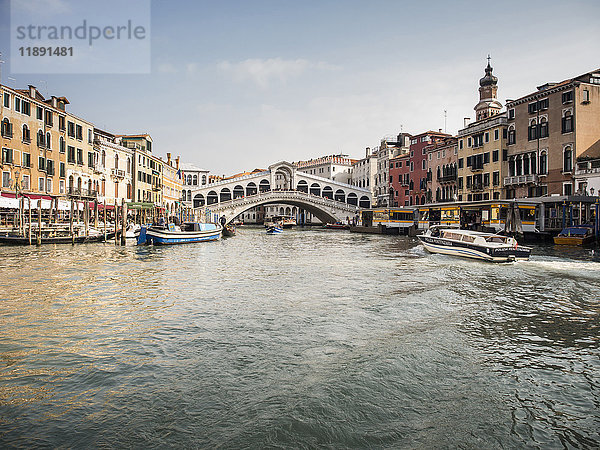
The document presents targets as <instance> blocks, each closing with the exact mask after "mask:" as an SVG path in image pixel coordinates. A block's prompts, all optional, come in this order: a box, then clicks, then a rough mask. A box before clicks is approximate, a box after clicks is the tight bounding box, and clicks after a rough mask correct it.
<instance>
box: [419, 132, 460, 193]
mask: <svg viewBox="0 0 600 450" xmlns="http://www.w3.org/2000/svg"><path fill="white" fill-rule="evenodd" d="M425 152H426V153H427V195H426V200H427V202H428V203H431V202H450V201H457V200H458V183H457V180H458V139H457V138H455V137H449V138H445V139H442V140H440V141H437V142H434V143H432V144H430V145H428V146H427V147H425Z"/></svg>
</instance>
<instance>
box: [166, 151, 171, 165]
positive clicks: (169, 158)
mask: <svg viewBox="0 0 600 450" xmlns="http://www.w3.org/2000/svg"><path fill="white" fill-rule="evenodd" d="M167 164H168V165H171V154H170V153H167Z"/></svg>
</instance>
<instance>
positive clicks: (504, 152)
mask: <svg viewBox="0 0 600 450" xmlns="http://www.w3.org/2000/svg"><path fill="white" fill-rule="evenodd" d="M502 161H508V149H506V148H505V149H504V150H502Z"/></svg>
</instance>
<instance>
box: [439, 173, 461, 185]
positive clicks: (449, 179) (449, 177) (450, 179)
mask: <svg viewBox="0 0 600 450" xmlns="http://www.w3.org/2000/svg"><path fill="white" fill-rule="evenodd" d="M456 179H457V176H456V174H453V175H442V176H440V177H438V181H439V182H440V183H450V182H453V181H456Z"/></svg>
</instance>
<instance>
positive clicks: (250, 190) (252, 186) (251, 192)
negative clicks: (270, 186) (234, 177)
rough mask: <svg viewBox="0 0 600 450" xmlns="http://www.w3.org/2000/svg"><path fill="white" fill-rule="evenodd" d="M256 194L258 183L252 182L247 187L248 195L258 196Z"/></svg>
mask: <svg viewBox="0 0 600 450" xmlns="http://www.w3.org/2000/svg"><path fill="white" fill-rule="evenodd" d="M256 193H258V189H257V188H256V183H255V182H254V181H251V182H250V183H248V184H247V185H246V195H256Z"/></svg>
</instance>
